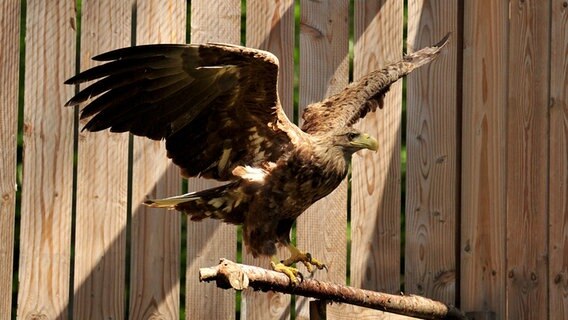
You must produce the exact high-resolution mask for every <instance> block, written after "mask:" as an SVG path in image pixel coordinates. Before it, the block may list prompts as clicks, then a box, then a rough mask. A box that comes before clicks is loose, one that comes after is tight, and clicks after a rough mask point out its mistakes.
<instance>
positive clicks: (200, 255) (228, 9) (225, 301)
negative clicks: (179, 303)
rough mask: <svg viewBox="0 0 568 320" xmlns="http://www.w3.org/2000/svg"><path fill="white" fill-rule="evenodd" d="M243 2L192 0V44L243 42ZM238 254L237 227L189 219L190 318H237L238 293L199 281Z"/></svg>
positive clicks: (198, 185)
mask: <svg viewBox="0 0 568 320" xmlns="http://www.w3.org/2000/svg"><path fill="white" fill-rule="evenodd" d="M240 17H241V2H240V1H239V0H230V1H208V0H197V1H192V2H191V19H190V21H191V31H190V39H191V42H192V43H205V42H209V41H213V42H224V43H235V44H239V43H240V26H241V22H240ZM217 185H219V184H218V183H217V182H215V181H207V180H203V179H189V184H188V187H189V191H194V190H201V189H206V188H210V187H214V186H217ZM236 255H237V231H236V228H235V227H234V226H229V225H226V224H223V223H222V222H219V221H213V220H204V221H201V222H197V223H196V222H192V221H188V224H187V268H186V284H185V285H186V318H187V319H233V318H234V317H235V295H234V293H228V292H220V291H219V290H215V288H211V287H207V286H205V285H204V284H201V283H199V280H198V279H197V274H198V269H199V268H200V267H202V266H204V265H208V264H210V263H213V264H214V263H217V262H219V258H222V257H226V258H228V259H235V258H236Z"/></svg>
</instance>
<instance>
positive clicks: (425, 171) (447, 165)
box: [404, 0, 460, 303]
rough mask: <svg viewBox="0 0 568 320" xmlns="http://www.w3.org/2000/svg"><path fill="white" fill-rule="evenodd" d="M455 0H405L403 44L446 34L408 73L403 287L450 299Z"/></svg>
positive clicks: (453, 277)
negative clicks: (440, 46)
mask: <svg viewBox="0 0 568 320" xmlns="http://www.w3.org/2000/svg"><path fill="white" fill-rule="evenodd" d="M457 29H458V2H457V1H452V0H445V1H431V0H411V1H409V8H408V48H409V51H414V50H418V49H420V48H422V47H425V46H428V45H432V44H434V43H436V42H437V41H438V40H440V39H441V38H442V37H443V36H444V35H445V34H446V33H448V32H453V35H454V36H453V37H452V39H451V41H450V43H449V44H448V45H447V47H446V49H444V51H443V52H442V53H441V55H440V57H439V58H438V59H436V61H434V62H433V63H432V64H430V65H428V66H425V67H422V68H420V69H419V70H416V71H415V72H413V73H412V74H410V75H409V77H408V82H407V83H408V96H407V97H408V100H407V101H408V129H407V130H408V132H407V148H408V149H407V150H408V170H407V176H408V178H407V189H406V190H407V192H406V194H407V203H406V204H407V205H406V260H405V261H406V265H405V270H406V271H405V276H404V279H405V290H406V291H407V292H409V293H417V294H421V295H426V296H428V297H431V298H434V299H438V300H441V301H444V302H446V303H455V301H454V299H455V289H456V241H457V238H456V228H457V224H456V211H457V210H458V207H457V206H458V201H457V199H458V196H459V193H458V190H459V184H458V181H457V175H456V173H457V161H458V159H457V157H458V152H457V144H458V141H457V122H458V105H457V89H458V86H457V83H458V81H459V80H458V76H457V69H458V65H457V56H458V51H457V50H458V47H457V44H458V39H459V37H460V35H459V33H458V32H457V31H458V30H457Z"/></svg>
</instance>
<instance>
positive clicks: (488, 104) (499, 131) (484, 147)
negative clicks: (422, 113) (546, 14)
mask: <svg viewBox="0 0 568 320" xmlns="http://www.w3.org/2000/svg"><path fill="white" fill-rule="evenodd" d="M508 9H509V5H508V3H507V2H500V1H489V0H484V1H466V2H465V7H464V52H463V64H464V68H463V81H464V84H466V85H464V91H463V116H462V119H463V121H462V167H461V178H462V190H461V191H462V192H461V214H462V218H461V221H462V223H461V225H462V227H461V248H460V254H461V280H460V282H461V286H460V287H461V308H462V309H463V310H464V311H466V312H474V311H484V312H489V311H493V312H495V314H496V315H497V318H499V319H504V318H505V316H506V315H505V276H506V275H505V234H506V233H505V214H504V213H505V212H506V203H505V173H506V168H507V167H506V162H505V161H506V158H505V153H504V150H505V149H506V146H507V144H506V142H507V140H506V125H505V123H506V118H505V117H506V110H507V72H508V70H507V38H508V29H507V22H508Z"/></svg>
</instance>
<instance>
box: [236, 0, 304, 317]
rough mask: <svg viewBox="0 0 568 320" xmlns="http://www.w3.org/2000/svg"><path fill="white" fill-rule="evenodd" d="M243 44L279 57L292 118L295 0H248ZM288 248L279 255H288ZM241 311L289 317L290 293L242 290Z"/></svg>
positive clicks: (247, 258)
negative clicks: (245, 40)
mask: <svg viewBox="0 0 568 320" xmlns="http://www.w3.org/2000/svg"><path fill="white" fill-rule="evenodd" d="M246 33H247V34H246V39H247V43H246V45H247V46H248V47H253V48H259V49H263V50H268V51H270V52H272V53H274V54H275V55H276V56H277V57H278V60H279V63H280V67H279V74H278V76H279V79H278V94H279V98H280V101H281V102H282V107H283V108H284V111H285V112H286V115H287V116H288V117H289V118H290V119H293V117H294V83H293V81H294V1H293V0H283V1H266V0H248V1H247V21H246ZM287 254H288V250H286V249H281V250H280V256H281V257H282V258H283V259H284V258H287ZM243 262H244V263H246V264H251V265H258V266H262V267H265V268H269V267H270V264H269V259H266V258H263V257H261V258H257V259H255V258H253V257H252V255H250V254H248V253H247V252H243ZM241 314H242V316H243V317H244V318H246V319H266V318H270V319H285V318H289V317H290V315H289V314H290V295H288V294H282V293H278V292H272V291H269V292H255V291H252V290H246V291H244V292H243V299H242V304H241Z"/></svg>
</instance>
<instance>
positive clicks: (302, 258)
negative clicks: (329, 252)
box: [282, 244, 327, 273]
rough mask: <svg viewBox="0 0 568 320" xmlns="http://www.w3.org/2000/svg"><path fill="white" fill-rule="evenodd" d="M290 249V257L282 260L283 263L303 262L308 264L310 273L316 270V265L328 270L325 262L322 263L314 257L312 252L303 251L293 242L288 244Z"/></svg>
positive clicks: (286, 264)
mask: <svg viewBox="0 0 568 320" xmlns="http://www.w3.org/2000/svg"><path fill="white" fill-rule="evenodd" d="M288 250H290V258H288V259H286V260H284V261H282V264H283V265H285V266H291V265H292V264H294V263H296V262H302V263H303V264H304V266H306V269H308V272H309V273H312V272H313V271H314V267H316V268H318V269H319V270H322V269H325V270H327V266H326V265H325V264H324V263H321V262H319V261H318V260H316V259H314V258H313V257H312V255H311V254H309V253H307V252H302V251H300V250H299V249H298V248H296V247H294V246H293V245H291V244H289V245H288Z"/></svg>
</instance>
